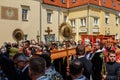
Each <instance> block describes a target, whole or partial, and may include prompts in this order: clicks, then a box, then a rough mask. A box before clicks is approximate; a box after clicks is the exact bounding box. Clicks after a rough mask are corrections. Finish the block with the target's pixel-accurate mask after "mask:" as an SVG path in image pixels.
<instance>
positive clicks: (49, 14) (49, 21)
mask: <svg viewBox="0 0 120 80" xmlns="http://www.w3.org/2000/svg"><path fill="white" fill-rule="evenodd" d="M52 14H53V12H52V11H47V22H48V23H52Z"/></svg>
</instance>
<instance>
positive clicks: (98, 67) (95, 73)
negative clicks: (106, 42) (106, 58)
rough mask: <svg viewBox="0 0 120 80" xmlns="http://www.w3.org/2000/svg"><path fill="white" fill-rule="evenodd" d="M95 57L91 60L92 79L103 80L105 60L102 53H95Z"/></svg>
mask: <svg viewBox="0 0 120 80" xmlns="http://www.w3.org/2000/svg"><path fill="white" fill-rule="evenodd" d="M93 54H94V56H93V57H92V58H91V62H92V64H93V67H92V78H93V80H102V75H101V71H102V63H103V59H102V58H101V56H100V55H101V54H103V53H102V51H101V52H95V53H93Z"/></svg>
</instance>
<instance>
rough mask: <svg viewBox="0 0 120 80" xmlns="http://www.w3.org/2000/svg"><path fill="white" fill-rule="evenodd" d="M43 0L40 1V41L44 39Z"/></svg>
mask: <svg viewBox="0 0 120 80" xmlns="http://www.w3.org/2000/svg"><path fill="white" fill-rule="evenodd" d="M41 17H42V1H40V41H41V40H42V18H41Z"/></svg>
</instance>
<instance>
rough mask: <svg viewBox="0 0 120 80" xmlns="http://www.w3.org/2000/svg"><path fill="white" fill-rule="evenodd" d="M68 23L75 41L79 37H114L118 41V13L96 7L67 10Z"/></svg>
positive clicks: (119, 19)
mask: <svg viewBox="0 0 120 80" xmlns="http://www.w3.org/2000/svg"><path fill="white" fill-rule="evenodd" d="M69 23H70V24H71V26H72V28H73V33H74V35H75V40H76V41H77V40H79V39H80V38H81V35H84V34H90V35H115V36H116V39H120V31H119V29H120V12H119V11H116V10H112V9H108V8H105V7H100V6H96V5H92V4H91V5H90V4H89V5H85V6H79V7H76V8H73V9H69Z"/></svg>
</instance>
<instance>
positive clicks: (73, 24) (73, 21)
mask: <svg viewBox="0 0 120 80" xmlns="http://www.w3.org/2000/svg"><path fill="white" fill-rule="evenodd" d="M70 22H71V26H72V27H75V19H73V20H71V21H70Z"/></svg>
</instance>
